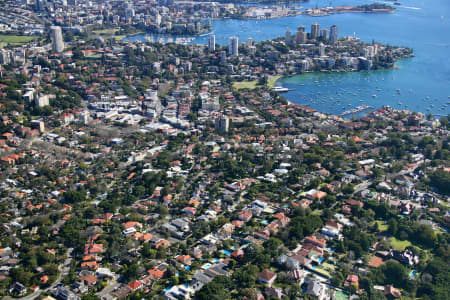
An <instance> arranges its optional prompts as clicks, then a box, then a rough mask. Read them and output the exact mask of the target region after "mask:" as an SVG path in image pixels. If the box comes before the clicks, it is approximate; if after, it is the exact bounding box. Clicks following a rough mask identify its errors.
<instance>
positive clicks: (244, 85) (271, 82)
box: [233, 75, 281, 90]
mask: <svg viewBox="0 0 450 300" xmlns="http://www.w3.org/2000/svg"><path fill="white" fill-rule="evenodd" d="M280 78H281V76H280V75H276V76H269V78H268V80H267V86H268V87H269V88H273V87H274V86H275V82H276V81H277V80H278V79H280ZM257 87H258V80H253V81H241V82H238V81H237V82H233V88H234V89H235V90H242V89H249V90H253V89H255V88H257Z"/></svg>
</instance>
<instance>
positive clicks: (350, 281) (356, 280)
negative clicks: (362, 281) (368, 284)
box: [344, 274, 359, 289]
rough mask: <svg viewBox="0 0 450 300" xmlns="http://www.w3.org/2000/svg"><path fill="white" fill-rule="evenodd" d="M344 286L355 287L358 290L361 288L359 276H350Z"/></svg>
mask: <svg viewBox="0 0 450 300" xmlns="http://www.w3.org/2000/svg"><path fill="white" fill-rule="evenodd" d="M344 286H354V287H356V289H358V288H359V278H358V275H354V274H350V275H348V276H347V279H346V280H345V282H344Z"/></svg>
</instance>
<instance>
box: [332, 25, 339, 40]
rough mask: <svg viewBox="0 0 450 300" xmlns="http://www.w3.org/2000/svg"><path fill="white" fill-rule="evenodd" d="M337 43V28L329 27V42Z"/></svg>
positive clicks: (334, 26)
mask: <svg viewBox="0 0 450 300" xmlns="http://www.w3.org/2000/svg"><path fill="white" fill-rule="evenodd" d="M337 41H338V27H337V26H336V25H333V26H331V28H330V42H337Z"/></svg>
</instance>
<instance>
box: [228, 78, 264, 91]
mask: <svg viewBox="0 0 450 300" xmlns="http://www.w3.org/2000/svg"><path fill="white" fill-rule="evenodd" d="M257 83H258V81H257V80H253V81H236V82H233V88H234V89H236V90H243V89H249V90H253V89H255V88H256V84H257Z"/></svg>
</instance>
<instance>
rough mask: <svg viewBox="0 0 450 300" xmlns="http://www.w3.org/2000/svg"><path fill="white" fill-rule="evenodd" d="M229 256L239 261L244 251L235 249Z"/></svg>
mask: <svg viewBox="0 0 450 300" xmlns="http://www.w3.org/2000/svg"><path fill="white" fill-rule="evenodd" d="M230 256H231V257H232V258H234V259H237V260H239V259H241V258H242V257H244V251H242V249H236V250H234V251H233V252H231V254H230Z"/></svg>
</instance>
